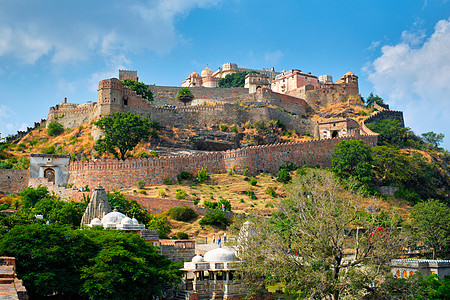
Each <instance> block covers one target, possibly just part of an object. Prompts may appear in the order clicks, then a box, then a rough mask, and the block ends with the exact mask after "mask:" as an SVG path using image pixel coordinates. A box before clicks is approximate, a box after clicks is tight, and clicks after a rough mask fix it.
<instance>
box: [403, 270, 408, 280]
mask: <svg viewBox="0 0 450 300" xmlns="http://www.w3.org/2000/svg"><path fill="white" fill-rule="evenodd" d="M406 277H408V272H406V270H403V278H406Z"/></svg>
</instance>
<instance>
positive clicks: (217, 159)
mask: <svg viewBox="0 0 450 300" xmlns="http://www.w3.org/2000/svg"><path fill="white" fill-rule="evenodd" d="M344 139H346V140H348V139H361V140H363V141H364V142H365V143H366V144H367V145H369V146H371V147H373V146H375V145H376V143H377V141H378V135H363V136H357V137H347V138H335V139H326V140H314V141H310V142H301V143H286V144H275V145H263V146H254V147H247V148H241V149H237V150H231V151H226V152H209V153H204V154H196V155H184V156H176V157H174V156H171V157H160V158H149V159H143V160H141V159H139V160H126V161H116V160H97V161H89V162H81V161H78V162H73V163H71V164H70V165H69V172H70V179H69V183H72V184H73V185H74V186H75V187H80V186H84V185H86V184H87V185H89V186H94V185H97V184H101V185H102V186H104V187H105V188H106V189H107V190H111V189H117V188H121V187H131V186H135V185H136V183H137V181H138V180H144V181H145V182H146V183H147V184H149V185H159V184H163V183H164V179H166V178H172V180H174V181H175V180H176V176H177V175H178V174H179V173H181V172H182V171H185V172H190V173H193V174H196V173H197V171H198V170H199V169H200V168H205V167H206V168H207V169H208V172H209V173H224V172H226V171H227V170H229V169H231V168H232V167H235V168H236V171H237V172H242V171H243V170H244V169H247V168H248V174H249V175H252V174H256V173H257V171H258V170H263V171H269V172H276V171H277V170H278V168H279V166H281V165H283V164H285V163H286V162H289V161H290V162H293V163H295V164H296V165H306V166H309V165H312V166H315V165H320V166H321V167H330V166H331V155H332V153H333V151H334V145H336V144H338V143H339V142H340V141H342V140H344Z"/></svg>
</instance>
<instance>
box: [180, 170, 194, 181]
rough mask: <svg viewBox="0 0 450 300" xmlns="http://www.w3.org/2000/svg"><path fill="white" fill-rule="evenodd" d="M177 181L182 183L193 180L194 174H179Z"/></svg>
mask: <svg viewBox="0 0 450 300" xmlns="http://www.w3.org/2000/svg"><path fill="white" fill-rule="evenodd" d="M177 179H178V182H180V183H181V182H182V181H183V180H189V179H192V174H191V173H189V172H184V171H183V172H181V173H180V174H178V175H177Z"/></svg>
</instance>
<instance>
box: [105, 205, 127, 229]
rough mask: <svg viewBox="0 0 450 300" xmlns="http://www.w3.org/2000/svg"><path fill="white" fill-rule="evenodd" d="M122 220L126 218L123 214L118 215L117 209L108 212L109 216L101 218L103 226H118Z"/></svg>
mask: <svg viewBox="0 0 450 300" xmlns="http://www.w3.org/2000/svg"><path fill="white" fill-rule="evenodd" d="M124 218H126V216H125V215H124V214H123V213H120V212H118V211H117V209H114V211H112V212H110V213H109V214H106V215H105V216H104V217H103V218H102V224H103V226H105V225H108V224H115V225H118V224H120V222H121V221H122V219H124Z"/></svg>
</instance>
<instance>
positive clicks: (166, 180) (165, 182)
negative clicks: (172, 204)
mask: <svg viewBox="0 0 450 300" xmlns="http://www.w3.org/2000/svg"><path fill="white" fill-rule="evenodd" d="M164 184H167V185H172V184H173V181H172V178H170V177H168V178H166V179H164Z"/></svg>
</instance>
